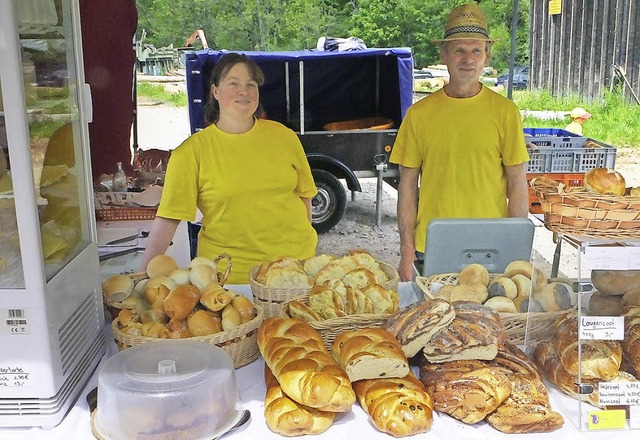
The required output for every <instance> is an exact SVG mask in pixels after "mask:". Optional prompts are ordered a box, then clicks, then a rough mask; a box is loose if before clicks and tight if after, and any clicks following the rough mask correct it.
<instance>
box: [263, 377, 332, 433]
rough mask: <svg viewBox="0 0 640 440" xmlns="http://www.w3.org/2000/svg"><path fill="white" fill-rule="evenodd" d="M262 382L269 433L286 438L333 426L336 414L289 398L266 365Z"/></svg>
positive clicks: (324, 429)
mask: <svg viewBox="0 0 640 440" xmlns="http://www.w3.org/2000/svg"><path fill="white" fill-rule="evenodd" d="M264 381H265V384H266V386H267V395H266V396H265V398H264V419H265V421H266V422H267V426H268V427H269V429H270V430H271V431H273V432H275V433H276V434H280V435H283V436H286V437H293V436H298V435H307V434H320V433H322V432H324V431H326V430H327V429H328V428H329V427H330V426H331V425H332V424H333V421H334V419H335V417H336V413H333V412H328V411H319V410H317V409H315V408H310V407H308V406H304V405H301V404H299V403H298V402H296V401H295V400H293V399H291V398H289V396H287V395H286V394H285V393H284V392H283V391H282V387H281V386H280V384H279V383H278V381H277V380H276V378H275V376H274V375H273V373H272V372H271V370H270V369H269V367H268V366H266V365H265V367H264Z"/></svg>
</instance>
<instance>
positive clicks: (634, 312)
mask: <svg viewBox="0 0 640 440" xmlns="http://www.w3.org/2000/svg"><path fill="white" fill-rule="evenodd" d="M624 312H625V313H624V317H625V319H624V341H622V351H623V355H624V358H625V359H626V360H627V363H628V364H629V365H630V366H631V368H633V370H634V371H633V373H635V375H636V377H639V378H640V307H638V306H634V307H629V308H627V309H625V310H624Z"/></svg>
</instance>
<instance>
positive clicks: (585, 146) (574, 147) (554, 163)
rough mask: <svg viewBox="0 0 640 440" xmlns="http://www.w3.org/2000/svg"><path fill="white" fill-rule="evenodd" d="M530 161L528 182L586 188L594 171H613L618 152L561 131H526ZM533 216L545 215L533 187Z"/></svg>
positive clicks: (530, 196)
mask: <svg viewBox="0 0 640 440" xmlns="http://www.w3.org/2000/svg"><path fill="white" fill-rule="evenodd" d="M524 133H525V141H526V142H527V150H528V151H529V157H530V160H529V162H528V163H527V182H528V183H529V182H531V179H533V178H534V177H538V176H546V177H548V178H550V179H553V180H556V181H558V182H562V183H564V184H565V185H567V186H582V185H583V184H584V174H585V173H586V172H587V171H589V170H590V169H592V168H600V167H605V168H613V167H614V165H615V161H616V148H615V147H612V146H610V145H607V144H604V143H602V142H599V141H596V140H594V139H590V138H586V137H583V136H578V135H576V134H574V133H571V132H569V131H567V130H562V129H559V128H525V129H524ZM529 212H531V213H532V214H542V210H541V208H540V201H539V200H538V196H537V195H536V193H535V191H533V189H532V188H531V187H529Z"/></svg>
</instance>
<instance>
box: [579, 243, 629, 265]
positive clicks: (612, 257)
mask: <svg viewBox="0 0 640 440" xmlns="http://www.w3.org/2000/svg"><path fill="white" fill-rule="evenodd" d="M631 249H634V248H631V247H621V246H588V247H586V248H585V249H584V258H583V264H584V267H585V269H587V270H594V269H597V270H628V269H629V253H630V250H631Z"/></svg>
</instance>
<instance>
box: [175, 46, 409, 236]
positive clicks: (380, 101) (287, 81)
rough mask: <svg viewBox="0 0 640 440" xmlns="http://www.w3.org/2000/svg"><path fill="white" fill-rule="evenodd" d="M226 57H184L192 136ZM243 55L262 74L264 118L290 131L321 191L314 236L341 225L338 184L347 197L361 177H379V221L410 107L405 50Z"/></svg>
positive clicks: (342, 198)
mask: <svg viewBox="0 0 640 440" xmlns="http://www.w3.org/2000/svg"><path fill="white" fill-rule="evenodd" d="M227 52H228V51H220V50H211V49H208V50H201V51H194V52H187V53H186V57H185V59H186V61H185V63H186V81H187V94H188V100H189V119H190V124H191V132H192V133H195V132H196V131H198V130H201V129H203V128H204V127H205V121H204V107H205V104H206V102H207V99H209V95H210V93H209V77H210V73H211V71H212V69H213V67H214V66H215V64H216V62H217V61H218V60H219V59H220V58H221V57H222V56H223V55H224V54H225V53H227ZM241 53H244V54H246V55H247V56H249V57H250V58H251V59H253V60H254V61H256V63H257V64H258V65H259V66H260V67H261V68H262V70H263V71H264V74H265V78H266V81H265V84H264V86H262V87H261V89H260V101H261V103H262V106H263V107H264V110H265V112H266V117H267V118H268V119H272V120H275V121H278V122H281V123H282V124H284V125H286V126H288V127H289V128H291V129H292V130H294V131H295V132H296V133H297V134H298V136H299V138H300V141H301V143H302V145H303V147H304V149H305V152H306V154H307V158H308V160H309V164H310V166H311V169H312V171H313V175H314V179H315V182H316V185H317V187H318V191H319V192H318V195H317V196H316V197H315V198H314V199H313V201H312V205H313V225H314V227H315V228H316V230H317V231H318V232H325V231H328V230H329V229H331V228H332V227H333V226H335V225H336V224H338V222H339V221H340V219H341V218H342V216H343V214H344V212H345V209H346V204H347V197H346V191H345V188H344V186H343V184H342V182H341V180H344V181H345V182H346V187H347V188H348V190H349V191H351V193H352V196H353V195H355V193H356V192H359V191H361V190H362V189H361V185H360V182H359V179H360V178H368V177H376V178H378V194H377V201H378V203H377V214H378V215H377V218H378V219H379V218H380V198H381V197H382V182H383V180H384V181H386V182H388V183H389V184H391V185H393V186H397V181H398V177H399V172H398V168H397V166H396V165H393V164H389V163H388V158H389V155H390V154H391V150H392V148H393V143H394V141H395V137H396V134H397V131H398V127H399V126H400V123H401V122H402V119H403V117H404V115H405V113H406V111H407V109H408V108H409V106H410V105H411V104H412V99H413V56H412V53H411V49H410V48H384V49H383V48H370V49H363V50H355V51H344V52H325V51H294V52H245V51H243V52H241ZM381 122H382V123H381ZM359 124H364V126H362V127H358V125H359ZM378 224H379V220H378Z"/></svg>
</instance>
